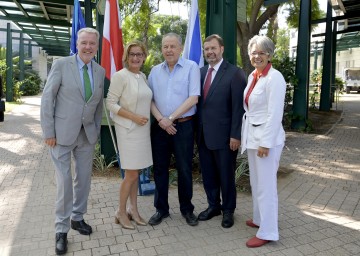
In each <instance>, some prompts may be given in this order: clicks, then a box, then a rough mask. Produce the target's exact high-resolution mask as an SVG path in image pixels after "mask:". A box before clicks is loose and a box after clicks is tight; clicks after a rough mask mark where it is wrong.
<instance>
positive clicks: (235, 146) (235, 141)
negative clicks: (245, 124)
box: [230, 138, 240, 151]
mask: <svg viewBox="0 0 360 256" xmlns="http://www.w3.org/2000/svg"><path fill="white" fill-rule="evenodd" d="M239 147H240V140H238V139H234V138H230V149H231V150H232V151H235V150H238V149H239Z"/></svg>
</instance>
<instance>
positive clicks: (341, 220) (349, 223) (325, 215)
mask: <svg viewBox="0 0 360 256" xmlns="http://www.w3.org/2000/svg"><path fill="white" fill-rule="evenodd" d="M302 212H303V213H304V214H306V215H308V216H311V217H313V218H317V219H321V220H325V221H328V222H331V223H334V224H336V225H340V226H343V227H347V228H351V229H353V230H359V229H360V221H358V220H356V219H354V218H352V217H351V216H344V215H343V214H342V213H339V212H331V211H330V210H326V212H325V211H322V210H317V209H313V208H311V209H308V210H303V211H302Z"/></svg>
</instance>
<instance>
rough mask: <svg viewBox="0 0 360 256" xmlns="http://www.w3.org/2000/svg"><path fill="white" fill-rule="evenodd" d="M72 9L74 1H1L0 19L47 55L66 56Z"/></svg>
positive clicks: (68, 45)
mask: <svg viewBox="0 0 360 256" xmlns="http://www.w3.org/2000/svg"><path fill="white" fill-rule="evenodd" d="M84 1H85V0H84ZM84 1H79V3H80V6H81V7H84ZM87 1H90V0H87ZM73 5H74V1H73V0H44V1H38V0H0V19H2V20H9V21H12V22H14V23H15V24H16V25H17V26H18V27H19V28H20V29H21V30H22V31H23V32H24V33H26V34H27V35H29V36H30V38H31V39H32V41H33V42H36V43H37V45H38V46H40V47H42V49H43V50H45V51H46V53H47V54H48V55H52V56H67V55H69V51H70V35H71V24H72V23H71V19H72V12H73ZM91 5H92V6H91V7H92V8H96V4H95V3H91Z"/></svg>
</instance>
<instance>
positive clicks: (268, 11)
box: [237, 0, 322, 74]
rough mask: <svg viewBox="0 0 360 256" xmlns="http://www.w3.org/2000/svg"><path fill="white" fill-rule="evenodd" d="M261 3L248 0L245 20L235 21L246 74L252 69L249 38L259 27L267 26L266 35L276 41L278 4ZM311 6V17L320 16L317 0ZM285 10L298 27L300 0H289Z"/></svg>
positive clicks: (258, 0)
mask: <svg viewBox="0 0 360 256" xmlns="http://www.w3.org/2000/svg"><path fill="white" fill-rule="evenodd" d="M263 4H264V0H248V1H247V7H246V8H247V9H246V22H242V21H237V43H238V46H239V48H240V55H241V59H242V61H243V63H242V66H243V69H244V70H245V72H246V73H247V74H249V73H250V72H251V71H252V70H253V67H252V66H251V64H250V60H249V57H248V54H247V46H248V42H249V40H250V39H251V38H252V37H253V36H255V35H258V34H259V33H260V30H261V29H264V28H267V35H268V36H269V37H270V38H271V39H272V40H273V41H274V42H276V41H277V30H278V26H277V14H278V10H279V7H280V4H274V5H270V6H267V7H264V6H263ZM286 4H288V3H286ZM312 6H313V8H312V9H313V10H312V14H311V17H312V19H318V18H320V17H321V15H322V13H321V11H319V3H318V0H312ZM297 8H298V9H297ZM287 10H288V11H289V14H290V15H289V17H287V20H289V19H292V20H293V21H294V23H293V26H294V27H298V17H299V10H300V0H292V1H289V4H288V8H287ZM295 12H297V18H296V17H295Z"/></svg>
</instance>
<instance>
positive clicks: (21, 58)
mask: <svg viewBox="0 0 360 256" xmlns="http://www.w3.org/2000/svg"><path fill="white" fill-rule="evenodd" d="M24 61H25V55H24V33H23V32H20V45H19V70H20V74H19V81H23V80H24V79H25V62H24Z"/></svg>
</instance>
